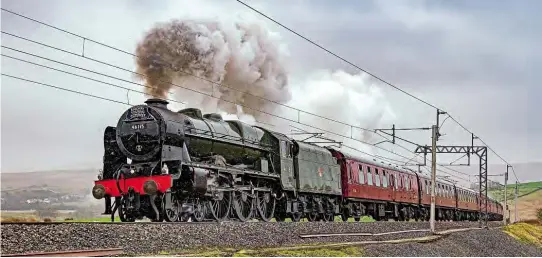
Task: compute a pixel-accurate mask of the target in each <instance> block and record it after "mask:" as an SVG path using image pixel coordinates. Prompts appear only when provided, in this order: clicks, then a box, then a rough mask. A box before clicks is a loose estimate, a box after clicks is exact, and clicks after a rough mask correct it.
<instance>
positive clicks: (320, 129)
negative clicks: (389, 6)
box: [2, 31, 409, 159]
mask: <svg viewBox="0 0 542 258" xmlns="http://www.w3.org/2000/svg"><path fill="white" fill-rule="evenodd" d="M2 33H3V34H6V35H9V36H13V37H16V38H19V39H22V40H26V41H28V42H32V43H35V44H38V45H41V46H44V47H48V48H51V49H55V50H58V51H61V52H64V53H68V54H72V55H75V56H78V57H80V58H85V59H88V60H91V61H95V62H98V63H100V64H104V65H107V66H110V67H113V68H116V69H120V70H123V71H126V72H130V73H133V74H138V75H139V73H137V72H133V71H130V70H128V69H126V68H122V67H119V66H116V65H112V64H109V63H107V62H103V61H100V60H97V59H93V58H89V57H86V56H81V55H78V54H76V53H74V52H71V51H68V50H64V49H61V48H57V47H54V46H50V45H47V44H44V43H41V42H38V41H34V40H30V39H27V38H25V37H21V36H17V35H14V34H11V33H8V32H4V31H2ZM10 49H13V48H10ZM16 51H18V52H20V53H26V52H24V51H21V50H16ZM31 55H32V56H35V57H40V56H38V55H35V54H31ZM48 60H50V61H53V60H52V59H48ZM53 62H57V63H59V62H58V61H53ZM60 63H62V62H60ZM70 66H71V67H74V68H79V67H77V66H73V65H70ZM86 71H90V70H88V69H86ZM95 73H96V74H98V73H97V72H95ZM141 75H142V74H141ZM106 76H108V75H106ZM142 76H144V75H142ZM108 77H112V76H108ZM112 78H116V77H112ZM168 83H169V82H168ZM170 84H171V85H174V86H176V87H179V88H183V89H186V90H190V91H192V92H195V93H198V94H202V95H205V96H208V97H211V98H215V99H219V100H222V101H224V102H228V103H231V104H235V105H239V106H241V107H244V108H247V109H251V110H254V111H257V112H260V113H262V114H266V115H269V116H272V117H276V118H280V119H283V120H285V121H288V122H293V123H297V124H300V125H303V126H307V127H309V128H312V129H316V130H319V131H322V132H325V133H329V134H332V135H335V136H339V137H344V138H347V139H351V140H354V141H357V142H360V143H363V144H366V145H370V146H374V147H375V148H377V149H381V150H383V151H386V152H389V153H392V154H394V155H397V156H400V157H402V158H405V159H409V158H408V157H405V156H403V155H400V154H397V153H394V152H393V151H390V150H388V149H385V148H382V147H380V146H375V145H373V144H371V143H368V142H366V141H363V140H360V139H357V138H354V136H353V134H351V135H350V136H348V135H344V134H339V133H336V132H333V131H330V130H326V129H322V128H319V127H315V126H312V125H310V124H307V123H303V122H301V121H300V120H299V119H298V120H297V121H296V120H294V119H290V118H286V117H283V116H280V115H276V114H272V113H270V112H267V111H262V110H258V109H254V108H251V107H248V106H246V105H243V104H240V103H237V102H233V101H230V100H226V99H222V98H220V97H216V96H214V95H212V94H208V93H205V92H201V91H197V90H194V89H190V88H188V87H185V86H181V85H177V84H173V83H170ZM300 111H302V110H300ZM302 112H304V113H307V114H310V115H313V114H312V113H309V112H305V111H302ZM315 116H318V115H315ZM352 127H353V128H357V127H354V126H352ZM365 130H367V131H370V130H368V129H365Z"/></svg>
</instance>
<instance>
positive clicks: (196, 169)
mask: <svg viewBox="0 0 542 258" xmlns="http://www.w3.org/2000/svg"><path fill="white" fill-rule="evenodd" d="M145 103H146V104H147V105H137V106H134V107H132V108H130V109H128V110H127V111H126V112H125V113H124V114H123V115H122V116H121V117H120V119H119V121H118V124H117V127H107V128H106V130H105V133H104V147H105V153H104V158H103V170H102V172H101V175H100V176H99V180H98V181H96V182H95V186H94V188H93V191H92V193H93V196H94V197H95V198H97V199H102V198H105V204H106V210H105V214H111V217H112V218H113V216H114V214H115V212H117V211H118V214H119V217H120V219H121V220H122V221H134V220H135V219H142V218H143V217H147V218H149V219H151V220H152V221H163V220H166V221H183V220H187V219H189V218H191V219H192V220H193V221H202V220H204V219H214V220H223V219H226V218H228V217H234V218H236V219H238V220H241V221H246V220H248V219H250V218H258V219H261V220H264V221H269V220H270V219H272V218H273V217H277V218H279V219H284V218H286V217H287V216H289V217H291V218H292V219H293V220H294V221H299V220H300V218H301V216H302V214H303V212H306V211H310V212H312V213H324V214H325V215H327V216H326V217H327V218H331V217H333V216H334V214H335V213H336V212H337V211H338V202H339V198H340V194H341V190H340V168H339V166H338V164H337V161H336V159H335V158H333V157H332V156H331V153H330V152H329V151H327V150H325V149H324V148H321V147H318V146H314V145H310V144H306V143H302V142H296V141H293V140H291V139H289V138H288V137H286V136H285V135H283V134H281V133H277V132H272V131H269V130H267V129H264V128H261V127H256V126H251V125H248V124H246V123H243V122H241V121H237V120H231V121H224V120H223V119H222V117H221V116H220V115H219V114H206V115H202V113H201V111H200V110H199V109H194V108H187V109H183V110H180V111H178V112H173V111H171V110H169V109H168V108H167V104H168V102H167V101H164V100H160V99H149V100H147V101H146V102H145ZM314 151H320V153H324V154H322V155H323V156H322V157H324V156H325V155H327V156H325V158H326V159H325V161H324V162H322V160H321V159H319V158H322V157H319V158H318V157H316V156H314V157H313V159H314V160H312V161H311V159H310V158H308V159H295V160H294V156H296V155H297V154H303V153H305V152H314ZM306 167H314V168H315V171H318V170H320V174H317V173H311V172H310V171H309V170H306V169H305V170H303V168H306ZM294 169H295V170H298V169H299V170H300V171H301V172H300V173H301V176H295V175H294ZM324 170H325V171H326V172H328V173H325V174H326V175H323V174H322V173H321V172H322V171H324ZM304 173H305V174H304ZM303 193H306V194H303ZM112 199H113V200H114V202H112ZM309 199H310V200H309ZM277 201H279V204H278V205H277ZM276 206H280V208H279V209H277V214H275V210H276ZM230 213H231V214H230Z"/></svg>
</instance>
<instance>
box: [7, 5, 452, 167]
mask: <svg viewBox="0 0 542 258" xmlns="http://www.w3.org/2000/svg"><path fill="white" fill-rule="evenodd" d="M1 10H2V11H6V12H8V13H11V14H14V15H17V16H20V17H22V18H25V19H28V20H31V21H33V22H37V23H39V24H42V25H44V26H47V27H50V28H53V29H56V30H59V31H62V32H64V33H67V34H70V35H73V36H76V37H79V38H81V39H83V52H82V53H81V54H78V53H75V52H72V51H68V50H65V49H61V48H57V47H54V46H50V45H47V44H44V43H42V42H38V41H34V40H31V39H28V38H25V37H21V36H18V35H15V34H12V33H9V32H5V31H2V33H3V34H6V35H9V36H12V37H15V38H19V39H22V40H25V41H28V42H32V43H35V44H39V45H42V46H45V47H49V48H52V49H55V50H58V51H62V52H65V53H69V54H72V55H75V56H78V57H82V58H85V59H88V60H91V61H94V62H97V63H101V64H104V65H108V66H110V67H114V68H117V69H120V70H124V71H127V72H130V73H134V74H138V75H141V76H144V75H143V74H140V73H136V72H133V71H131V70H128V69H125V68H122V67H119V66H115V65H112V64H109V63H106V62H103V61H101V60H97V59H93V58H90V57H88V56H85V54H84V44H85V41H88V42H92V43H95V44H98V45H101V46H104V47H106V48H110V49H113V50H116V51H119V52H122V53H125V54H128V55H130V56H134V57H138V56H137V55H135V54H133V53H130V52H128V51H125V50H122V49H119V48H116V47H113V46H110V45H107V44H104V43H101V42H98V41H96V40H93V39H90V38H87V37H84V36H81V35H78V34H76V33H73V32H70V31H67V30H64V29H61V28H59V27H56V26H53V25H50V24H47V23H44V22H41V21H38V20H35V19H32V18H30V17H27V16H24V15H21V14H18V13H15V12H12V11H9V10H6V9H4V8H1ZM3 47H4V46H3ZM6 48H8V49H11V50H14V51H19V52H22V53H24V51H20V50H15V49H13V48H9V47H6ZM26 54H29V53H26ZM29 55H33V54H29ZM33 56H35V57H39V56H37V55H33ZM40 58H44V57H40ZM138 58H139V57H138ZM44 59H46V60H49V61H53V60H51V59H47V58H44ZM53 62H55V61H53ZM56 62H57V63H58V61H56ZM60 63H62V62H60ZM64 65H69V64H65V63H64ZM69 66H71V65H69ZM72 67H73V66H72ZM79 69H83V70H84V68H80V67H79ZM87 71H88V70H87ZM90 72H92V71H90ZM179 72H181V73H185V74H187V75H190V76H194V77H196V78H198V79H201V80H205V81H207V82H210V83H213V84H214V85H217V86H221V87H226V88H230V89H233V90H236V91H239V90H238V89H235V88H231V87H229V86H227V85H224V84H221V83H218V82H214V81H212V80H209V79H206V78H203V77H200V76H196V75H193V74H190V73H187V72H184V71H179ZM368 74H370V73H368ZM101 75H103V76H108V75H104V74H101ZM370 75H372V74H370ZM372 76H374V75H372ZM108 77H110V78H114V79H118V80H123V79H120V78H117V77H112V76H108ZM123 81H125V82H129V83H133V82H130V81H126V80H123ZM133 84H137V83H133ZM169 84H171V85H173V86H175V87H180V88H184V89H187V90H190V91H193V92H196V93H199V94H204V95H207V96H210V95H209V94H207V93H204V92H200V91H196V90H193V89H190V88H187V87H183V86H180V85H176V84H173V83H169ZM138 85H142V84H138ZM144 86H145V85H144ZM147 87H148V86H147ZM130 90H131V89H130ZM131 91H134V92H137V91H135V90H131ZM243 93H245V94H249V95H252V96H255V97H257V98H260V99H262V100H266V101H270V102H272V103H275V104H277V105H281V106H284V107H287V108H290V109H292V110H295V111H297V112H302V113H305V114H308V115H311V116H315V117H318V118H322V119H325V120H328V121H332V122H335V123H338V124H342V125H345V126H349V127H351V128H355V129H359V130H364V131H369V132H371V133H375V132H373V131H372V130H369V129H366V128H362V127H359V126H354V125H351V124H348V123H344V122H341V121H338V120H335V119H331V118H327V117H324V116H321V115H317V114H314V113H311V112H307V111H304V110H300V109H298V108H295V107H291V106H288V105H285V104H282V103H278V102H276V101H272V100H269V99H266V98H263V97H260V96H256V95H253V94H251V93H248V92H243ZM210 97H214V96H210ZM414 97H415V96H414ZM215 98H216V97H215ZM219 99H220V98H219ZM221 100H223V101H226V102H230V103H232V104H236V105H240V104H238V103H234V102H231V101H227V100H224V99H221ZM240 106H243V107H245V108H249V109H252V110H255V111H257V112H260V113H263V114H267V115H270V116H274V117H277V118H281V119H284V120H286V121H290V122H294V123H298V124H301V125H304V126H308V127H311V128H313V129H316V130H320V131H324V132H326V133H330V134H334V135H336V136H340V137H344V138H348V139H352V140H355V141H358V142H361V143H363V144H368V145H372V144H370V143H367V142H365V141H361V140H359V139H355V138H353V135H352V134H351V135H350V136H347V135H342V134H337V133H334V132H331V131H329V130H324V129H321V128H318V127H313V126H310V125H308V124H305V123H301V122H300V121H299V119H298V121H295V120H293V119H288V118H285V117H281V116H278V115H275V114H271V113H269V112H265V111H262V110H257V109H254V108H250V107H246V106H244V105H240ZM298 117H299V116H298ZM452 119H453V118H452ZM376 134H377V135H379V136H381V137H383V138H385V137H384V136H382V135H381V134H378V133H376ZM373 146H374V145H373ZM374 147H376V148H378V149H381V150H384V151H386V152H389V153H392V154H394V155H397V156H400V157H402V158H405V159H408V160H411V158H408V157H405V156H403V155H400V154H397V153H395V152H393V151H390V150H387V149H385V148H382V147H379V146H374ZM401 147H402V146H401ZM407 162H408V161H407Z"/></svg>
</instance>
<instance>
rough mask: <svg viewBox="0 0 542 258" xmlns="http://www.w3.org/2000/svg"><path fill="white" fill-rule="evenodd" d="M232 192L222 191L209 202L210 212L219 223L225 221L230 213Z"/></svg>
mask: <svg viewBox="0 0 542 258" xmlns="http://www.w3.org/2000/svg"><path fill="white" fill-rule="evenodd" d="M231 200H232V198H231V192H226V191H220V192H217V193H216V195H215V197H214V198H213V199H212V200H210V201H209V212H210V213H211V215H212V216H213V218H214V219H215V220H217V221H221V220H225V219H226V218H227V217H228V214H229V213H230V208H231Z"/></svg>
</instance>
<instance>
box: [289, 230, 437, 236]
mask: <svg viewBox="0 0 542 258" xmlns="http://www.w3.org/2000/svg"><path fill="white" fill-rule="evenodd" d="M414 232H429V229H412V230H403V231H392V232H383V233H333V234H312V235H299V237H301V238H315V237H333V236H384V235H393V234H403V233H414Z"/></svg>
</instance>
